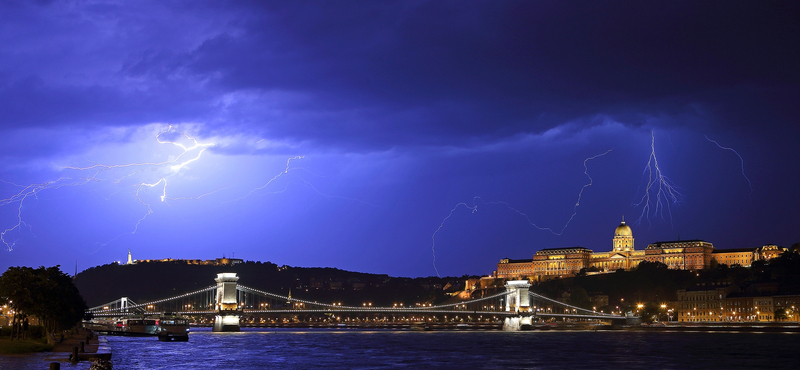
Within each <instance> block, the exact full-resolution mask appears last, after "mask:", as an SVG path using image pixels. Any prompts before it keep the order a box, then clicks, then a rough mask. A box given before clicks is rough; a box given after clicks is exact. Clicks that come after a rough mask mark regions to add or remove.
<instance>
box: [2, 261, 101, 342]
mask: <svg viewBox="0 0 800 370" xmlns="http://www.w3.org/2000/svg"><path fill="white" fill-rule="evenodd" d="M0 300H3V301H4V302H2V303H3V304H8V305H9V307H11V308H12V309H13V310H14V319H13V321H12V335H11V339H21V338H23V337H24V336H25V329H26V327H27V323H28V318H29V317H30V316H33V317H36V318H37V319H39V321H40V322H41V324H42V325H43V326H44V329H45V333H46V336H47V342H48V343H50V344H52V343H54V341H55V333H56V332H57V331H60V330H64V329H68V328H71V327H72V326H74V325H75V324H77V323H78V322H80V321H81V319H82V318H83V314H84V312H85V311H86V302H84V300H83V298H82V297H81V295H80V293H79V292H78V289H77V288H76V287H75V285H74V284H73V283H72V279H71V278H70V277H69V276H68V275H66V274H64V273H63V272H61V270H60V269H59V267H58V266H55V267H49V268H45V267H39V268H38V269H33V268H30V267H10V268H9V269H8V270H6V272H5V273H3V275H0Z"/></svg>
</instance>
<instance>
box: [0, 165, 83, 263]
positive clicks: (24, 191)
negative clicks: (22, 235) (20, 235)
mask: <svg viewBox="0 0 800 370" xmlns="http://www.w3.org/2000/svg"><path fill="white" fill-rule="evenodd" d="M95 175H96V174H95ZM93 179H94V177H87V178H82V179H81V180H79V181H73V180H72V179H71V178H69V177H61V178H58V179H56V180H54V181H48V182H43V183H37V184H30V185H19V184H15V183H13V182H8V181H4V180H0V182H3V183H5V184H9V185H12V186H14V187H18V188H21V190H20V191H19V192H17V193H16V194H14V195H12V196H10V197H8V198H5V199H2V200H0V207H2V206H5V205H8V204H14V203H19V205H18V206H17V223H16V224H14V225H12V226H11V227H9V228H6V229H5V230H3V231H2V232H0V242H2V243H3V245H5V246H6V249H8V251H9V252H10V251H12V250H14V246H15V245H16V241H14V242H11V243H9V242H8V241H7V240H6V234H8V233H10V232H13V231H15V230H21V229H22V227H23V226H25V227H28V229H29V230H31V231H32V227H31V225H29V224H27V223H26V222H25V221H24V219H23V218H22V208H23V205H24V204H25V201H26V200H27V199H28V197H33V198H34V199H38V197H37V195H38V193H39V192H41V191H42V190H45V189H58V188H61V187H65V186H78V185H83V184H86V183H87V182H89V181H91V180H93ZM71 181H72V182H71Z"/></svg>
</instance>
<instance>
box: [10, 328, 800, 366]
mask: <svg viewBox="0 0 800 370" xmlns="http://www.w3.org/2000/svg"><path fill="white" fill-rule="evenodd" d="M106 338H107V339H108V343H109V345H110V346H111V350H112V352H113V357H112V361H113V363H114V369H118V370H122V369H266V368H281V369H313V368H321V367H324V368H329V369H392V368H417V369H420V368H421V369H427V368H440V369H465V368H470V369H563V368H570V369H597V368H621V369H681V370H686V369H709V368H716V369H750V368H764V367H765V366H768V367H769V368H770V369H784V368H785V369H794V368H796V367H797V363H798V360H800V354H798V352H797V351H796V349H795V347H796V345H797V343H798V341H800V335H798V334H782V333H762V334H758V333H663V332H661V333H658V332H656V333H653V332H624V331H614V332H575V331H561V332H559V331H551V332H534V331H531V332H502V331H431V332H415V331H396V330H374V331H365V330H354V329H308V330H292V329H261V330H259V329H244V330H243V331H242V332H239V333H213V332H211V331H210V330H207V329H199V330H195V329H193V331H192V333H190V339H189V342H188V343H187V342H159V341H158V340H157V339H156V338H152V337H106ZM40 364H42V365H46V364H47V362H44V361H42V362H40ZM5 368H13V367H4V366H2V362H1V360H0V369H5ZM37 368H46V366H43V367H37ZM31 369H33V368H31ZM62 369H65V367H64V364H62Z"/></svg>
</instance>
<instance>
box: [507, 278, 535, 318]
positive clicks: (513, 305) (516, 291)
mask: <svg viewBox="0 0 800 370" xmlns="http://www.w3.org/2000/svg"><path fill="white" fill-rule="evenodd" d="M530 288H531V284H530V283H528V281H527V280H509V281H507V282H506V291H508V292H511V294H509V295H507V296H506V311H512V310H513V311H515V312H529V311H530V310H531V297H530V296H529V295H528V292H529V291H530Z"/></svg>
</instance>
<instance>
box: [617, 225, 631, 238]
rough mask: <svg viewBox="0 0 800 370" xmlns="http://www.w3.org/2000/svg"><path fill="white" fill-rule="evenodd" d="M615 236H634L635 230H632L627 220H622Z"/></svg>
mask: <svg viewBox="0 0 800 370" xmlns="http://www.w3.org/2000/svg"><path fill="white" fill-rule="evenodd" d="M614 236H631V237H632V236H633V232H631V227H630V226H628V225H625V221H622V223H621V224H619V226H617V229H616V230H614Z"/></svg>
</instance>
